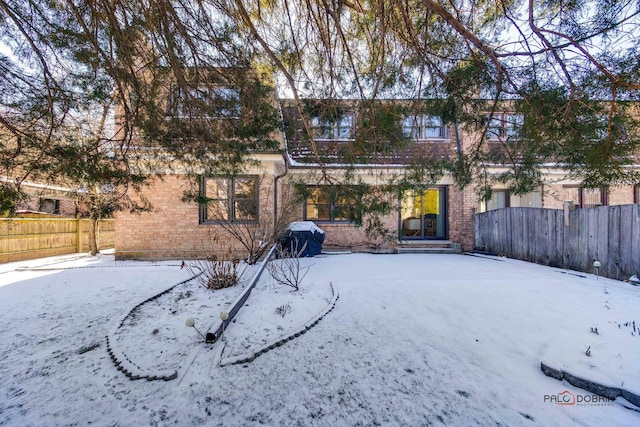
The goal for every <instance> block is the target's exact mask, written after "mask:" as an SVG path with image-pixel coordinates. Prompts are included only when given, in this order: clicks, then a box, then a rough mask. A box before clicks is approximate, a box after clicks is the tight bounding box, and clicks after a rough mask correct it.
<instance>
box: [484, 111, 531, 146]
mask: <svg viewBox="0 0 640 427" xmlns="http://www.w3.org/2000/svg"><path fill="white" fill-rule="evenodd" d="M487 120H488V122H489V123H488V127H487V138H488V139H489V140H490V141H504V140H511V139H515V138H517V137H518V135H519V134H520V129H521V128H522V125H523V124H524V117H523V116H522V115H520V114H494V115H493V116H492V117H491V119H489V117H488V116H487Z"/></svg>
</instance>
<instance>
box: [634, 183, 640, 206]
mask: <svg viewBox="0 0 640 427" xmlns="http://www.w3.org/2000/svg"><path fill="white" fill-rule="evenodd" d="M633 203H640V184H636V185H634V186H633Z"/></svg>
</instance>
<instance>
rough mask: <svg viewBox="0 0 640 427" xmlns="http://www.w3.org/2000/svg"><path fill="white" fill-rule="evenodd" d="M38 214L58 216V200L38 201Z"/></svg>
mask: <svg viewBox="0 0 640 427" xmlns="http://www.w3.org/2000/svg"><path fill="white" fill-rule="evenodd" d="M38 210H39V211H40V212H46V213H50V214H54V215H59V214H60V200H58V199H40V206H39V209H38Z"/></svg>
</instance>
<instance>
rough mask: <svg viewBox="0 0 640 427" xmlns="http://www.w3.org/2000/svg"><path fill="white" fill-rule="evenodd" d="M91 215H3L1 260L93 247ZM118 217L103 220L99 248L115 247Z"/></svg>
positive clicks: (99, 227) (0, 245)
mask: <svg viewBox="0 0 640 427" xmlns="http://www.w3.org/2000/svg"><path fill="white" fill-rule="evenodd" d="M89 226H90V221H89V220H88V219H75V218H0V263H4V262H11V261H22V260H26V259H34V258H41V257H48V256H55V255H64V254H72V253H77V252H88V251H89ZM114 236H115V220H113V219H103V220H100V221H99V224H98V230H96V239H97V241H98V248H99V249H106V248H112V247H113V243H114Z"/></svg>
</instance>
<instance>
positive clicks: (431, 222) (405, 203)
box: [399, 187, 448, 240]
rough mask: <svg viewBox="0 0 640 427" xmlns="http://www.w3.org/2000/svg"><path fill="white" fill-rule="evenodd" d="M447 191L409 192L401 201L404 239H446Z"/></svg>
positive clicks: (444, 189)
mask: <svg viewBox="0 0 640 427" xmlns="http://www.w3.org/2000/svg"><path fill="white" fill-rule="evenodd" d="M447 234H448V230H447V189H446V188H444V187H442V188H429V189H426V190H422V191H407V192H405V193H404V195H403V196H402V198H401V199H400V232H399V236H400V237H401V238H402V239H413V240H415V239H446V238H447V237H448V236H447Z"/></svg>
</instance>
